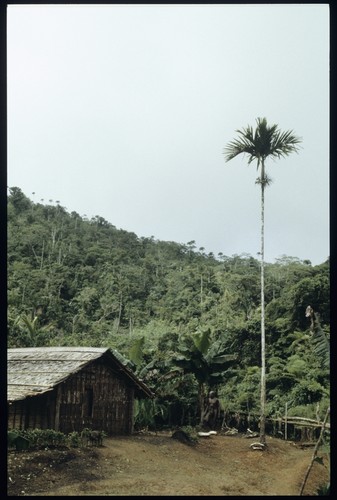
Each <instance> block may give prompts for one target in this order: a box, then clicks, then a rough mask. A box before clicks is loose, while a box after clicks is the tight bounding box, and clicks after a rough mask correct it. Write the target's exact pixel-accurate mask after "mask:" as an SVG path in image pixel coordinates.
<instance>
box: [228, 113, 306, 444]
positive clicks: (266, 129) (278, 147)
mask: <svg viewBox="0 0 337 500" xmlns="http://www.w3.org/2000/svg"><path fill="white" fill-rule="evenodd" d="M256 123H257V125H256V128H255V130H254V129H253V127H251V126H249V125H248V126H247V127H246V128H243V129H242V130H237V131H236V132H237V133H238V134H239V138H238V139H235V140H233V141H231V142H229V143H228V144H227V146H226V147H225V148H224V155H225V160H226V162H227V161H230V160H232V159H233V158H235V157H236V156H238V155H240V154H244V155H245V154H247V155H248V165H249V164H250V163H252V162H253V161H256V162H257V170H259V169H260V176H259V177H258V178H257V179H256V183H257V184H260V186H261V252H260V253H261V415H260V442H261V443H262V444H263V445H265V441H266V437H265V424H266V414H265V413H266V411H265V407H266V362H265V358H266V354H265V317H264V316H265V312H264V311H265V301H264V190H265V187H266V186H267V185H268V184H270V182H271V180H270V178H269V177H268V175H267V173H266V170H265V161H266V159H267V158H272V159H275V158H281V157H285V156H288V155H289V154H290V153H293V152H297V151H298V144H299V143H300V142H301V139H300V138H299V137H297V136H295V135H294V133H293V131H292V130H290V131H287V132H282V131H281V130H279V128H278V126H277V125H271V126H269V125H268V124H267V120H266V118H257V120H256Z"/></svg>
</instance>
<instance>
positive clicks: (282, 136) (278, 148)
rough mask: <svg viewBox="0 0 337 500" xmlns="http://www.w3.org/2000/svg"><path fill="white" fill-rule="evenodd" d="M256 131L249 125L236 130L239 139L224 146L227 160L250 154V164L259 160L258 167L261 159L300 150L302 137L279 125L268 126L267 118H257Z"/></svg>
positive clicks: (278, 156)
mask: <svg viewBox="0 0 337 500" xmlns="http://www.w3.org/2000/svg"><path fill="white" fill-rule="evenodd" d="M256 122H257V126H256V129H255V131H254V130H253V127H251V126H250V125H248V126H247V127H246V128H243V129H242V130H237V131H236V132H237V133H238V134H240V138H239V139H235V140H233V141H231V142H229V143H228V145H227V146H226V147H225V148H224V155H225V160H226V161H230V160H232V159H233V158H235V157H236V156H237V155H239V154H242V153H243V154H248V155H249V159H248V164H250V163H251V162H252V161H254V160H257V168H259V166H260V162H261V160H265V159H266V158H267V157H272V158H280V157H285V156H287V155H289V154H290V153H293V152H297V151H298V144H299V143H300V142H301V139H300V138H299V137H297V136H295V135H294V133H293V131H292V130H288V131H286V132H282V131H281V130H279V128H278V126H277V125H271V126H268V124H267V120H266V118H257V120H256Z"/></svg>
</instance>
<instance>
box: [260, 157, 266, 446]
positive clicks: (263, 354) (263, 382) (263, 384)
mask: <svg viewBox="0 0 337 500" xmlns="http://www.w3.org/2000/svg"><path fill="white" fill-rule="evenodd" d="M264 187H265V171H264V161H263V160H262V165H261V415H260V442H261V443H263V444H265V441H266V434H265V427H266V411H265V408H266V352H265V344H266V341H265V321H264Z"/></svg>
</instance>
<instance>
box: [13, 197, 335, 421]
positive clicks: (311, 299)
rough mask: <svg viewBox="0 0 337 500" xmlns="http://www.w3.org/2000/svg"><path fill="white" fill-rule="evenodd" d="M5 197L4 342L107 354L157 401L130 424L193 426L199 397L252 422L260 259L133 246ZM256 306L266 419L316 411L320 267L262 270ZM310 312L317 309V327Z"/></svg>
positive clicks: (113, 233)
mask: <svg viewBox="0 0 337 500" xmlns="http://www.w3.org/2000/svg"><path fill="white" fill-rule="evenodd" d="M9 192H10V194H9V196H8V262H7V267H8V347H30V346H36V347H41V346H76V345H79V346H93V347H110V348H112V349H114V350H117V351H118V352H119V353H120V354H121V355H122V356H123V359H124V361H125V363H128V364H129V366H130V367H131V368H132V369H133V370H134V372H135V373H136V374H137V375H138V376H139V377H140V378H141V379H142V380H144V381H145V382H146V383H147V385H148V386H149V387H151V388H152V389H153V391H155V393H156V398H155V399H154V400H149V401H140V402H138V403H137V404H138V406H137V415H136V421H138V423H139V425H151V424H153V422H154V421H156V425H157V426H158V425H190V424H195V423H196V422H197V421H198V415H199V403H200V400H201V397H202V396H203V395H204V393H205V391H207V390H208V389H209V388H212V389H215V390H216V391H217V393H218V395H219V398H220V401H221V406H222V409H223V410H225V411H228V412H230V411H235V412H246V413H248V414H254V413H255V414H258V413H259V404H260V389H259V385H260V359H261V352H260V348H261V342H260V332H261V323H260V321H261V319H260V293H261V292H260V263H259V261H257V260H256V259H255V258H253V257H252V256H250V255H249V254H245V253H243V254H241V255H233V256H231V257H228V256H226V255H223V254H218V256H214V255H213V254H212V253H209V254H206V253H205V251H204V249H203V248H199V249H197V248H196V245H195V242H194V241H190V242H188V243H186V244H181V243H176V242H170V241H158V240H155V239H154V237H150V238H146V237H138V236H137V235H136V234H134V233H132V232H127V231H125V230H122V229H117V228H116V227H115V226H113V225H112V224H110V223H109V222H108V221H106V220H105V219H104V218H102V217H99V216H96V217H94V218H92V219H91V220H88V219H87V218H86V216H80V215H79V214H78V213H76V212H71V213H68V212H67V210H66V209H65V208H64V207H62V206H61V205H60V203H59V202H58V201H56V202H53V201H52V200H49V204H45V203H43V201H44V200H41V203H34V202H33V201H31V200H30V199H29V198H28V197H27V196H26V195H25V194H24V193H23V192H22V191H21V189H20V188H18V187H12V188H10V190H9ZM265 301H266V311H265V312H266V368H267V409H268V415H270V416H280V415H284V408H285V405H286V404H287V405H288V412H289V414H290V415H291V414H293V415H299V416H305V417H314V416H315V415H316V412H317V411H319V413H320V414H321V415H323V414H324V411H325V410H326V408H327V407H328V405H329V394H330V389H329V387H330V371H329V362H328V357H327V352H326V349H324V346H323V348H322V341H323V343H324V342H325V343H329V332H330V267H329V259H328V260H327V261H326V262H323V263H322V264H320V265H317V266H312V265H311V263H310V261H301V260H299V259H297V258H295V257H287V256H282V257H281V258H279V259H277V260H276V262H275V263H273V264H271V263H266V265H265ZM308 305H311V306H312V308H313V309H314V311H315V312H317V313H319V318H320V323H319V328H318V331H316V332H315V331H312V330H311V329H310V321H309V319H308V318H307V317H306V316H305V310H306V307H307V306H308ZM325 347H326V345H325ZM318 405H319V406H318ZM318 408H319V409H318ZM137 419H138V420H137Z"/></svg>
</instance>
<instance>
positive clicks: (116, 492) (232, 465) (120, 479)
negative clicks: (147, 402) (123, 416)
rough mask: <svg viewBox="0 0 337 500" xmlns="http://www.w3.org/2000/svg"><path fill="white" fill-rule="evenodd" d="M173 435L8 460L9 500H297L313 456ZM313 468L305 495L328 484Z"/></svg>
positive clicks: (286, 448) (282, 447)
mask: <svg viewBox="0 0 337 500" xmlns="http://www.w3.org/2000/svg"><path fill="white" fill-rule="evenodd" d="M171 436H172V433H170V432H158V434H154V433H153V434H144V435H133V436H127V437H113V438H105V439H104V441H103V446H99V447H83V448H71V449H62V450H60V449H54V450H52V449H49V450H37V451H30V452H27V451H24V452H18V451H9V452H8V490H7V495H8V496H78V495H81V496H261V495H262V496H271V495H274V496H283V495H287V496H294V495H295V496H298V495H299V492H300V488H301V484H302V482H303V479H304V477H305V473H306V471H307V469H308V466H309V465H310V461H311V457H312V455H313V448H303V449H302V448H300V447H299V445H295V444H294V443H292V442H290V441H283V440H280V439H277V438H271V437H267V445H268V446H267V449H266V450H265V451H260V450H252V449H251V448H250V444H251V443H252V442H253V441H256V439H255V440H253V441H252V440H250V439H245V438H243V436H242V435H235V436H226V435H222V434H218V435H215V436H211V437H208V438H199V441H198V443H197V444H195V445H190V444H186V443H183V442H181V441H178V440H176V439H172V437H171ZM318 456H322V458H323V464H320V463H318V462H316V461H315V463H314V465H313V468H312V469H311V472H310V474H309V477H308V481H307V483H306V487H305V489H304V492H303V495H305V496H315V495H317V488H318V487H319V486H320V485H322V484H325V483H326V482H328V481H329V472H328V459H327V457H326V456H325V455H318Z"/></svg>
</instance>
